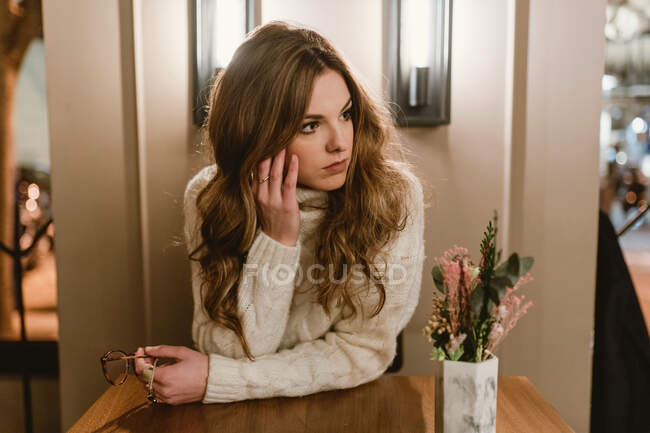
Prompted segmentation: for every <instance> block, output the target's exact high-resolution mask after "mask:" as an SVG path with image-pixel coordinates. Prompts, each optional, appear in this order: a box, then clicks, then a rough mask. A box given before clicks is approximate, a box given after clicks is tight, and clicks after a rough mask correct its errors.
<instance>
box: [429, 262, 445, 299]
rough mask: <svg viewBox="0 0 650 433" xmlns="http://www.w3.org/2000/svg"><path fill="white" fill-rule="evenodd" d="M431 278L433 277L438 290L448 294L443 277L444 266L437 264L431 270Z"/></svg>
mask: <svg viewBox="0 0 650 433" xmlns="http://www.w3.org/2000/svg"><path fill="white" fill-rule="evenodd" d="M431 276H432V277H433V283H434V284H435V285H436V289H438V291H440V293H443V294H445V295H446V294H447V291H446V290H445V279H444V277H443V276H442V265H440V264H437V265H435V266H434V267H433V268H432V269H431Z"/></svg>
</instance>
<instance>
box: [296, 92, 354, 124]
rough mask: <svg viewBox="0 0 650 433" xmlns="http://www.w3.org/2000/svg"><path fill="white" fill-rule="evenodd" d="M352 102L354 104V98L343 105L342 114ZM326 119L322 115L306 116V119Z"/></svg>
mask: <svg viewBox="0 0 650 433" xmlns="http://www.w3.org/2000/svg"><path fill="white" fill-rule="evenodd" d="M350 102H352V97H350V99H348V101H347V102H346V103H345V104H344V105H343V108H341V112H343V111H344V110H345V109H346V108H348V105H349V104H350ZM324 117H325V116H323V115H322V114H305V119H316V120H319V119H323V118H324Z"/></svg>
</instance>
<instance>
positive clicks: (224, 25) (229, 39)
mask: <svg viewBox="0 0 650 433" xmlns="http://www.w3.org/2000/svg"><path fill="white" fill-rule="evenodd" d="M192 24H193V32H192V34H193V47H194V62H193V63H194V65H193V66H194V89H193V90H194V92H193V102H194V104H193V113H192V114H193V116H192V117H193V119H194V124H195V125H197V126H201V125H202V124H203V122H204V120H205V117H206V115H207V104H208V96H209V94H210V84H211V83H212V82H213V79H214V77H215V75H216V74H217V73H218V72H219V71H220V70H221V69H223V68H224V67H226V65H227V64H228V62H229V61H230V57H231V56H232V53H233V51H234V50H235V49H236V48H237V46H238V45H239V44H240V43H241V42H242V41H243V39H244V37H245V35H246V33H248V32H250V31H251V30H253V27H254V26H255V2H254V0H194V1H193V2H192Z"/></svg>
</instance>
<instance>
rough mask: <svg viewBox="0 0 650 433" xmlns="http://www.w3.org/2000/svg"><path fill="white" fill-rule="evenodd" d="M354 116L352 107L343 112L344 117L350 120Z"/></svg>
mask: <svg viewBox="0 0 650 433" xmlns="http://www.w3.org/2000/svg"><path fill="white" fill-rule="evenodd" d="M351 118H352V108H350V109H349V110H347V111H345V112H344V113H343V119H345V120H350V119H351Z"/></svg>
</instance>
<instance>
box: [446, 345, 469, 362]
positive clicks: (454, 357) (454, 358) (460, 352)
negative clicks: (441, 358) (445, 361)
mask: <svg viewBox="0 0 650 433" xmlns="http://www.w3.org/2000/svg"><path fill="white" fill-rule="evenodd" d="M463 353H465V348H464V347H463V345H462V344H461V345H460V346H458V349H456V351H455V352H454V353H452V354H451V355H450V356H449V359H451V360H452V361H458V360H459V359H460V357H461V356H463Z"/></svg>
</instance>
